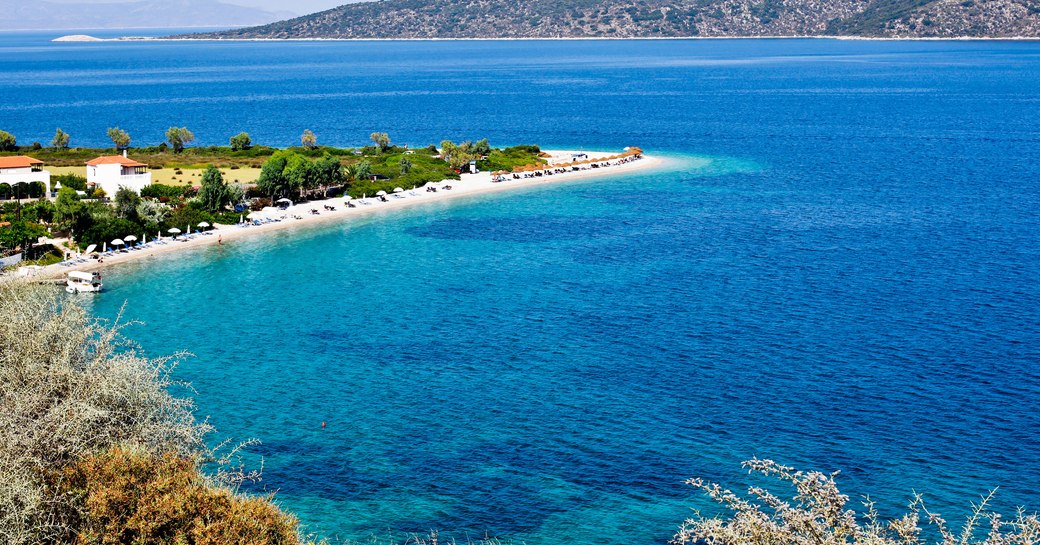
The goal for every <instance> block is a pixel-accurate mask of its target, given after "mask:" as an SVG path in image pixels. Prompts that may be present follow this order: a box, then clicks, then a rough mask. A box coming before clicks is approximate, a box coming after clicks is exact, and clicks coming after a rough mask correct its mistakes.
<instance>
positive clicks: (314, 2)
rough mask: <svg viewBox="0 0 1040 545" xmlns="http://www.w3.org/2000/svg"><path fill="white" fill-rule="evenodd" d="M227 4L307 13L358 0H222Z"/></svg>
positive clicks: (301, 13)
mask: <svg viewBox="0 0 1040 545" xmlns="http://www.w3.org/2000/svg"><path fill="white" fill-rule="evenodd" d="M221 1H223V2H224V3H225V4H237V5H239V6H249V7H251V8H260V9H264V10H267V11H291V12H293V13H296V14H299V15H303V14H306V13H314V12H316V11H323V10H327V9H330V8H334V7H336V6H342V5H343V4H348V3H351V2H356V1H358V0H292V1H291V2H288V1H286V0H221Z"/></svg>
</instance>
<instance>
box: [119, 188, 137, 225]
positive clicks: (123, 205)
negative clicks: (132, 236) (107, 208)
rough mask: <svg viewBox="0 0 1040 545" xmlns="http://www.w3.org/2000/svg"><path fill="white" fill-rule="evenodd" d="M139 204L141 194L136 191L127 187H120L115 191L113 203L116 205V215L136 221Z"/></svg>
mask: <svg viewBox="0 0 1040 545" xmlns="http://www.w3.org/2000/svg"><path fill="white" fill-rule="evenodd" d="M140 204H141V196H140V195H138V194H137V192H136V191H134V190H133V189H130V188H128V187H120V188H119V190H118V191H116V196H115V205H116V216H117V217H120V218H123V219H126V220H130V221H137V207H138V206H139V205H140Z"/></svg>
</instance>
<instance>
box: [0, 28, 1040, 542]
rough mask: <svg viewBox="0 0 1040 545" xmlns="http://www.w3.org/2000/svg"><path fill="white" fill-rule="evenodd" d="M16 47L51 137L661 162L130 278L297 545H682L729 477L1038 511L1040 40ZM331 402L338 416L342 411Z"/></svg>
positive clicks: (890, 508)
mask: <svg viewBox="0 0 1040 545" xmlns="http://www.w3.org/2000/svg"><path fill="white" fill-rule="evenodd" d="M49 37H50V36H49V35H43V34H39V33H8V34H0V74H2V76H3V77H2V78H0V97H2V101H0V128H2V129H4V130H8V131H10V132H13V133H14V134H16V135H17V137H18V139H19V142H22V143H30V142H32V141H34V140H38V141H41V142H43V143H44V144H46V143H47V142H49V140H50V138H51V136H52V135H53V133H54V129H55V127H59V126H60V127H62V128H63V129H64V130H65V131H67V132H69V133H70V134H71V135H72V139H73V145H77V144H79V145H101V144H104V143H106V141H105V137H104V130H105V128H106V127H109V126H113V125H119V126H121V127H123V128H124V129H127V130H129V132H130V133H131V135H132V136H133V139H134V143H136V144H142V145H143V144H157V143H158V142H159V141H160V140H161V139H162V132H163V131H164V130H165V129H166V128H167V127H169V126H171V125H177V126H182V125H183V126H187V127H189V128H190V129H191V130H193V131H194V133H195V135H196V136H197V143H198V144H204V145H210V144H226V142H227V139H228V137H229V136H231V135H232V134H235V133H237V132H239V131H242V130H245V131H248V132H249V133H251V134H252V136H253V140H254V142H258V143H264V144H272V145H290V144H294V143H297V142H298V139H299V134H300V133H301V132H302V131H303V129H305V128H310V129H312V130H314V132H315V133H317V135H318V139H319V142H322V143H327V144H335V145H357V144H363V143H364V142H365V140H366V137H367V135H368V134H369V133H370V132H372V131H374V130H381V131H387V132H389V133H390V135H391V136H392V138H393V139H394V141H395V142H400V143H408V144H412V145H426V144H429V143H431V142H439V141H440V140H442V139H445V138H450V139H454V140H460V139H476V138H482V137H488V138H490V139H491V142H492V144H496V145H507V144H516V143H529V142H530V143H539V144H542V145H543V146H545V147H565V148H571V147H573V148H578V147H585V148H587V149H619V148H621V147H623V146H627V145H639V146H642V147H644V148H646V149H647V150H649V151H650V152H651V153H655V154H659V155H664V156H667V157H669V158H670V159H672V165H671V166H670V167H668V168H666V169H663V170H661V171H658V172H648V173H644V174H638V175H634V176H629V177H622V178H612V179H602V180H592V181H581V182H574V183H569V184H565V185H560V186H557V187H548V188H537V189H529V190H520V191H516V192H513V193H510V194H505V195H495V196H487V197H475V198H469V199H466V200H460V201H457V202H452V203H448V204H431V205H427V206H423V207H420V208H414V209H410V210H406V211H398V212H394V213H386V214H383V215H377V216H374V217H370V218H367V219H363V220H360V221H355V222H352V223H349V224H346V225H336V226H326V227H319V228H310V229H298V230H290V231H285V232H283V233H279V234H275V235H271V236H265V237H261V238H256V239H253V240H248V241H242V242H236V243H235V244H233V245H231V246H228V247H225V248H223V249H218V248H208V249H204V250H199V251H196V252H194V253H188V254H183V255H177V256H171V257H166V258H162V259H156V260H153V261H150V262H147V263H141V264H135V265H129V266H124V267H121V268H117V269H113V270H111V271H109V272H108V273H107V274H106V282H107V286H108V287H109V290H108V291H107V292H106V293H104V294H102V295H100V296H99V297H97V298H96V299H94V300H93V302H92V303H89V304H90V305H91V308H92V310H93V311H94V312H95V313H96V314H97V315H99V316H102V317H113V316H115V315H116V313H117V312H118V309H119V308H120V306H121V305H123V304H124V302H125V303H126V309H125V315H126V317H127V318H130V319H135V320H141V321H143V322H145V325H140V326H136V327H134V328H132V329H131V330H130V335H131V336H132V337H134V338H135V339H136V340H138V341H139V342H140V343H141V345H142V346H143V347H144V349H145V350H146V351H147V352H148V353H150V354H153V355H158V354H167V353H171V352H173V351H176V350H186V351H190V352H192V353H193V354H194V355H195V356H194V357H192V358H189V359H187V360H185V361H184V362H183V363H182V365H181V366H180V367H179V368H178V369H177V372H176V374H177V377H179V378H181V379H184V380H188V381H190V382H192V383H193V385H194V387H195V389H196V390H197V394H195V398H196V399H197V401H198V405H199V407H200V414H202V415H208V416H209V417H210V420H211V422H212V423H213V424H214V425H216V426H217V427H218V428H219V430H220V433H221V435H222V436H231V437H235V438H239V439H245V438H250V437H256V438H259V439H261V440H262V441H263V444H262V445H261V446H258V447H255V448H253V449H252V452H253V454H255V455H258V456H263V459H264V464H265V465H264V467H265V472H264V480H263V482H262V483H261V484H260V487H261V488H265V489H267V490H277V491H278V495H277V498H278V499H279V500H280V502H281V503H282V504H283V505H285V506H286V507H287V508H289V509H291V510H292V511H294V512H295V513H297V514H299V516H300V517H301V518H302V520H303V522H304V524H305V526H306V528H307V529H308V530H309V531H312V532H315V533H318V534H321V535H327V536H331V537H340V538H354V539H363V538H365V537H366V536H370V535H379V536H386V535H389V534H390V533H392V532H413V531H414V532H425V531H427V530H429V529H433V528H436V529H441V530H442V531H446V532H447V531H452V532H455V534H454V535H456V536H457V537H459V538H460V539H465V537H466V535H467V533H468V535H469V536H472V537H476V536H482V535H484V534H489V535H497V536H502V537H508V538H510V539H512V540H514V541H515V542H519V541H523V542H526V543H528V544H550V543H575V544H584V543H596V544H626V545H632V544H636V545H649V544H654V543H664V542H665V541H667V540H668V538H669V537H670V536H671V535H672V533H673V532H674V530H675V528H676V525H677V524H678V523H679V522H680V521H681V520H682V519H683V518H684V517H685V516H687V515H688V514H689V513H690V511H689V509H690V508H693V507H704V506H705V503H704V501H703V500H702V499H701V498H700V497H699V496H698V495H697V494H696V493H695V492H694V491H693V490H692V489H690V488H688V487H687V486H685V485H683V484H682V481H683V479H685V478H688V477H691V476H705V477H709V478H713V479H720V480H722V481H723V482H725V483H726V484H729V485H732V486H738V487H739V486H744V485H745V484H746V477H745V476H744V475H743V474H742V473H741V472H740V470H739V463H740V461H741V460H744V459H747V458H750V457H752V456H756V455H757V456H760V457H771V458H775V459H777V460H780V461H783V462H785V463H789V464H793V465H797V466H799V467H803V468H813V469H822V470H827V471H830V470H838V469H840V470H842V471H843V475H842V477H841V478H840V481H839V482H840V484H842V485H843V489H844V490H845V491H846V492H848V493H849V494H850V495H852V497H853V498H854V503H856V504H857V505H858V501H859V498H860V497H861V496H862V495H864V494H870V495H871V496H872V497H873V498H874V499H876V500H877V501H878V502H879V505H880V507H881V508H882V510H883V511H884V512H885V513H886V514H893V513H895V512H897V510H898V509H899V507H900V506H901V505H902V504H904V503H905V500H906V499H907V498H909V496H910V495H911V493H912V491H913V490H917V491H919V492H922V493H924V494H925V496H926V498H927V499H928V500H929V501H930V502H931V504H932V507H933V508H934V509H936V510H939V511H940V512H942V513H943V514H944V515H946V516H947V518H950V519H956V518H959V517H960V516H961V515H963V514H964V513H965V511H966V509H967V508H968V502H969V501H970V500H974V499H977V496H978V495H979V494H982V493H984V492H986V491H988V490H989V489H991V488H994V487H997V486H999V487H1000V491H999V493H998V496H997V507H999V508H1001V509H1004V510H1005V511H1009V510H1010V508H1011V507H1012V506H1015V505H1027V506H1028V507H1029V508H1030V509H1038V508H1040V495H1038V493H1037V490H1038V487H1040V448H1038V447H1040V442H1038V439H1037V438H1038V436H1040V215H1038V211H1040V44H1038V43H1035V42H1034V43H1006V42H985V43H973V42H952V43H939V42H916V43H907V42H843V41H829V40H784V41H777V40H735V41H634V42H596V41H576V42H539V41H534V42H428V43H423V42H403V43H395V42H327V43H321V42H301V43H91V44H52V43H48V42H47V41H46V39H47V38H49ZM322 421H325V422H326V423H327V424H328V427H327V428H325V429H322V428H321V423H322Z"/></svg>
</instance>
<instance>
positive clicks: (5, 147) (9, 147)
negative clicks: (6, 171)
mask: <svg viewBox="0 0 1040 545" xmlns="http://www.w3.org/2000/svg"><path fill="white" fill-rule="evenodd" d="M17 149H18V141H17V139H15V137H14V135H13V134H11V133H9V132H7V131H0V151H16V150H17Z"/></svg>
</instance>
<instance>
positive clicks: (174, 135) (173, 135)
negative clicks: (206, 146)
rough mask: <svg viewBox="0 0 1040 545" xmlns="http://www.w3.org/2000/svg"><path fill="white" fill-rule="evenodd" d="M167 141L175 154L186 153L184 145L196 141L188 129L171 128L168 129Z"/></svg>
mask: <svg viewBox="0 0 1040 545" xmlns="http://www.w3.org/2000/svg"><path fill="white" fill-rule="evenodd" d="M166 141H168V142H169V143H170V145H171V146H173V152H174V153H180V152H182V151H184V145H185V144H190V143H192V142H194V141H195V135H194V134H192V133H191V131H189V130H188V128H187V127H170V128H169V129H166Z"/></svg>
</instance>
